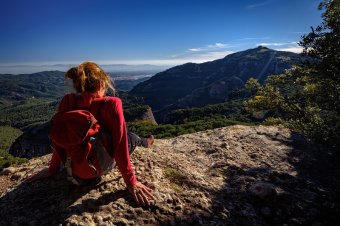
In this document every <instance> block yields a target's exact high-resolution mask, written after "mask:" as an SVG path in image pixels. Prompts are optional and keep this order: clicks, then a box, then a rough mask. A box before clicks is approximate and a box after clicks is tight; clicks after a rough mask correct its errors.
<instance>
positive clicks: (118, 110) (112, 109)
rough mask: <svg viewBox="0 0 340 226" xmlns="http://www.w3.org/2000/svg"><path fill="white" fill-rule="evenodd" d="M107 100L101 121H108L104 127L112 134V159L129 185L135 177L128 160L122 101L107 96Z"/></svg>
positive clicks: (135, 181)
mask: <svg viewBox="0 0 340 226" xmlns="http://www.w3.org/2000/svg"><path fill="white" fill-rule="evenodd" d="M107 102H108V103H106V104H105V107H104V108H103V110H104V111H105V112H106V114H105V118H103V119H104V120H103V121H104V122H108V125H109V127H107V126H106V128H107V129H108V130H109V132H110V134H111V136H112V142H113V151H114V159H115V161H116V163H117V166H118V169H119V171H120V172H121V174H122V176H123V178H124V181H125V184H126V186H127V187H131V186H133V185H135V184H136V183H137V179H136V176H135V174H134V172H133V169H132V165H131V162H130V154H129V147H128V137H127V130H126V124H125V119H124V114H123V106H122V101H121V99H119V98H117V97H108V100H107Z"/></svg>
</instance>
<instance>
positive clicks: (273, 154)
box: [0, 126, 340, 225]
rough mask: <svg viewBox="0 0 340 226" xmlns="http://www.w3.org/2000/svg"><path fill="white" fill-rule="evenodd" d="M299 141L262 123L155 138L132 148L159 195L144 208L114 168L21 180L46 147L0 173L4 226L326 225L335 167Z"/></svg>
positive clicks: (335, 214) (140, 172)
mask: <svg viewBox="0 0 340 226" xmlns="http://www.w3.org/2000/svg"><path fill="white" fill-rule="evenodd" d="M301 141H302V139H301V137H299V136H296V135H295V134H294V133H292V132H290V131H289V130H287V129H282V128H276V127H264V126H257V127H247V126H231V127H225V128H219V129H215V130H208V131H204V132H198V133H194V134H187V135H182V136H179V137H176V138H173V139H162V140H156V141H155V144H154V146H153V147H152V148H151V149H144V148H138V150H136V152H135V153H134V154H133V156H132V162H133V165H134V169H135V173H136V175H137V178H138V179H139V181H141V182H143V183H145V184H147V185H148V186H149V187H151V188H152V189H153V193H154V195H155V196H156V198H157V200H156V202H155V203H154V204H153V205H152V206H150V207H148V208H147V207H140V206H138V205H137V204H136V203H135V202H134V201H133V199H132V197H131V196H130V195H129V193H128V192H127V191H126V190H125V185H124V183H123V180H122V178H121V176H120V174H119V172H118V170H117V169H114V170H112V171H111V172H110V173H109V174H107V175H105V176H103V177H102V179H101V181H100V182H99V183H97V184H94V183H93V184H91V183H88V184H86V185H83V186H81V187H74V186H71V185H70V184H69V183H68V182H67V181H66V179H65V172H64V171H62V172H60V173H59V174H58V175H56V176H55V177H54V178H48V179H45V180H41V181H37V182H34V183H25V182H24V178H27V176H29V175H31V174H32V173H33V172H35V171H37V170H39V169H41V168H42V167H43V166H45V165H46V164H48V161H49V159H50V155H46V156H42V157H40V158H34V159H31V160H30V161H29V163H27V164H25V165H20V166H17V167H12V168H10V169H5V170H4V171H3V174H2V175H1V176H0V182H1V186H0V194H1V195H0V209H1V211H0V225H332V223H333V222H339V220H340V219H339V218H340V217H339V216H340V211H339V209H340V207H339V200H340V199H339V190H338V189H339V186H338V185H339V177H338V175H339V171H338V170H336V169H334V168H332V169H331V171H327V170H328V169H327V168H326V167H322V166H323V165H320V164H321V160H320V159H318V160H316V159H315V158H314V157H313V155H312V154H311V153H312V152H311V151H310V150H309V149H310V148H308V147H307V146H305V145H304V143H303V142H301ZM303 149H305V150H303ZM329 172H332V173H331V174H330V173H329ZM258 191H260V192H258ZM261 192H262V193H261ZM263 194H265V195H263Z"/></svg>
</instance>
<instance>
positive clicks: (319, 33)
mask: <svg viewBox="0 0 340 226" xmlns="http://www.w3.org/2000/svg"><path fill="white" fill-rule="evenodd" d="M320 9H324V10H325V11H324V13H323V23H322V25H320V26H318V27H317V28H316V29H313V28H312V32H310V33H309V34H308V35H305V36H303V37H302V41H301V42H300V45H301V46H302V47H303V48H304V54H306V55H308V56H311V57H313V58H314V59H315V60H313V61H307V62H304V63H302V64H300V65H299V66H296V67H294V68H293V69H291V70H289V71H287V72H286V73H284V74H281V75H275V76H270V77H268V79H267V81H266V84H265V85H262V86H261V85H260V84H259V83H258V82H257V81H256V80H250V81H248V82H247V85H246V86H247V88H248V89H249V90H251V91H254V90H256V94H254V95H253V96H252V98H251V99H249V100H248V101H246V102H245V106H246V108H247V109H248V110H249V111H252V112H258V111H262V112H265V114H266V116H267V117H268V116H270V117H274V118H277V120H276V121H281V122H282V123H283V124H285V125H288V126H289V127H291V128H293V129H294V130H297V131H299V132H302V133H304V134H305V135H307V136H308V137H309V138H310V139H311V140H312V141H313V142H314V143H315V144H318V145H323V146H324V145H326V147H328V148H331V149H332V150H340V149H339V147H340V134H339V130H340V77H339V74H340V3H339V1H331V0H325V1H323V2H322V3H321V4H320ZM270 121H272V122H273V121H274V120H273V119H270Z"/></svg>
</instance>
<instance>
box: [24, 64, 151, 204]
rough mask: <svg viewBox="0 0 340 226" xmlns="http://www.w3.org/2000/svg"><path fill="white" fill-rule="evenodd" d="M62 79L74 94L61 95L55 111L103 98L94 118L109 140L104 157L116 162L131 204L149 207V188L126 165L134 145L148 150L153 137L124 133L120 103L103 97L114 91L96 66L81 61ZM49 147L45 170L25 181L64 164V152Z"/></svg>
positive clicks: (112, 98) (52, 172) (86, 104)
mask: <svg viewBox="0 0 340 226" xmlns="http://www.w3.org/2000/svg"><path fill="white" fill-rule="evenodd" d="M65 77H66V78H69V79H71V80H72V81H73V86H74V88H75V90H76V91H77V93H78V94H77V95H75V94H67V95H65V96H64V97H63V99H62V100H61V102H60V104H59V107H58V112H64V111H70V110H75V109H89V107H90V106H91V103H92V102H93V101H96V102H97V101H98V100H99V101H100V100H101V99H103V100H104V98H105V101H104V104H102V106H101V108H100V109H99V113H98V116H97V117H98V119H99V122H101V126H102V127H103V128H104V130H105V131H107V132H108V133H109V134H110V136H111V139H112V148H111V149H112V150H115V151H114V153H108V154H109V156H111V157H112V158H113V160H114V161H115V162H116V165H117V166H118V169H119V171H120V172H121V174H122V176H123V179H124V182H125V184H126V186H127V188H128V190H129V192H130V193H131V195H132V196H133V198H134V199H135V201H136V202H137V203H139V204H142V205H149V201H150V200H152V199H154V197H153V195H152V194H151V189H150V188H148V187H147V186H145V185H143V184H142V183H140V182H138V181H137V178H136V176H135V175H134V172H133V169H132V165H131V162H130V154H131V153H132V151H133V150H134V148H135V147H136V146H144V147H150V146H151V145H152V143H153V137H152V136H151V137H149V138H146V139H145V138H144V139H141V138H139V137H138V136H137V135H135V134H133V133H129V134H128V133H127V130H126V124H125V119H124V115H123V107H122V101H121V100H120V99H119V98H117V97H105V93H106V91H107V90H108V89H109V88H110V89H112V90H114V89H113V86H112V82H111V79H110V77H109V76H108V75H107V74H106V73H105V72H104V71H103V70H102V69H101V68H100V67H99V66H98V65H97V64H96V63H93V62H84V63H82V64H80V65H79V66H78V67H73V68H71V69H70V70H68V71H67V72H66V74H65ZM75 96H76V98H75ZM53 146H54V150H53V154H52V159H51V162H50V165H49V168H46V169H43V170H42V171H40V172H39V173H37V174H35V175H33V176H31V177H30V178H29V179H28V181H34V180H37V179H40V178H43V177H48V176H51V175H54V174H55V173H57V172H58V170H59V168H60V166H61V165H65V162H66V154H65V151H64V150H63V149H61V148H58V147H57V146H56V145H53ZM129 146H130V150H129Z"/></svg>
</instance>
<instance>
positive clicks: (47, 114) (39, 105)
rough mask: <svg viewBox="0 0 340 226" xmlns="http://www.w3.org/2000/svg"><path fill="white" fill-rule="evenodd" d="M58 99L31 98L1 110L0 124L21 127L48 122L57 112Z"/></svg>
mask: <svg viewBox="0 0 340 226" xmlns="http://www.w3.org/2000/svg"><path fill="white" fill-rule="evenodd" d="M57 104H58V101H53V102H46V101H45V100H38V99H29V100H25V101H22V102H20V103H18V105H14V106H11V107H7V108H4V109H2V110H1V112H0V125H9V126H13V127H16V128H20V129H25V128H26V127H27V126H29V125H32V124H36V123H42V122H46V121H48V120H50V119H51V117H52V116H53V115H54V114H55V113H56V109H57Z"/></svg>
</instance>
